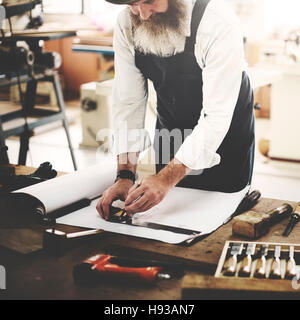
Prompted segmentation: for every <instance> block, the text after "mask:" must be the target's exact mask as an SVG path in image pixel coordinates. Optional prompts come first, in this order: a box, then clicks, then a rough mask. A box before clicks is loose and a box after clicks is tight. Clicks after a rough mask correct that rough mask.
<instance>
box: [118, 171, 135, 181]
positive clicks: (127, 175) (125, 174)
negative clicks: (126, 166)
mask: <svg viewBox="0 0 300 320" xmlns="http://www.w3.org/2000/svg"><path fill="white" fill-rule="evenodd" d="M120 179H129V180H131V181H132V182H133V183H135V174H134V173H133V172H132V171H130V170H121V171H119V172H118V174H117V178H116V180H115V182H117V181H118V180H120Z"/></svg>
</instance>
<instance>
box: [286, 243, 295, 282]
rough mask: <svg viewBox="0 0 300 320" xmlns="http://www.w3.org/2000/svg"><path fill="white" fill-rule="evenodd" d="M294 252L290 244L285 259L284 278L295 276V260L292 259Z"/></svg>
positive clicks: (290, 278)
mask: <svg viewBox="0 0 300 320" xmlns="http://www.w3.org/2000/svg"><path fill="white" fill-rule="evenodd" d="M294 252H295V248H294V246H290V251H289V259H288V261H287V267H286V273H285V278H286V279H289V280H292V279H294V278H295V277H296V276H297V268H296V262H295V259H294Z"/></svg>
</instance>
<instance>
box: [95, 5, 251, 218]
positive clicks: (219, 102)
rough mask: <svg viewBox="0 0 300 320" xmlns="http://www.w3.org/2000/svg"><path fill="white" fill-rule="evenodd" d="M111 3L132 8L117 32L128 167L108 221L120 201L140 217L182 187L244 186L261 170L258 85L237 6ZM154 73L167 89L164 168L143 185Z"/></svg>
mask: <svg viewBox="0 0 300 320" xmlns="http://www.w3.org/2000/svg"><path fill="white" fill-rule="evenodd" d="M107 1H109V2H112V3H114V4H127V6H126V8H125V9H124V11H122V12H121V14H120V16H119V18H118V23H117V26H116V29H115V33H114V48H115V69H116V77H115V83H114V93H113V98H114V128H115V133H116V134H115V143H116V149H117V150H116V151H117V154H118V174H117V179H116V182H115V184H114V185H113V186H111V187H110V188H109V189H108V190H106V191H105V192H104V193H103V196H102V197H101V199H100V200H99V203H98V205H97V210H98V212H99V214H100V215H101V216H102V217H103V218H105V219H108V218H109V214H110V212H109V208H110V205H111V203H112V202H113V201H114V200H116V199H121V200H125V210H126V212H127V214H128V215H130V216H132V215H133V214H135V213H137V212H144V211H147V210H149V209H150V208H152V207H154V206H155V205H157V204H158V203H159V202H161V201H162V199H164V197H165V196H166V194H167V193H168V191H169V190H170V189H171V188H173V187H174V186H180V187H188V188H198V189H203V190H211V191H221V192H226V193H232V192H237V191H240V190H242V189H244V188H245V187H246V186H247V185H248V184H249V183H250V181H251V178H252V169H253V157H254V112H253V110H254V108H253V92H252V89H251V85H250V82H249V79H248V76H247V74H246V67H247V64H246V62H245V58H244V45H243V36H242V34H241V31H240V27H239V23H238V20H237V18H236V16H235V15H234V13H233V12H232V10H231V9H230V8H229V7H228V6H227V5H226V3H224V1H223V0H138V1H137V0H107ZM148 79H149V80H151V81H152V82H153V84H154V88H155V90H156V93H157V123H156V136H155V139H154V149H155V152H156V171H157V173H156V174H155V175H153V176H150V177H149V178H147V179H145V180H144V181H143V182H142V183H141V184H140V185H139V186H137V185H136V184H134V182H135V174H136V164H137V159H138V156H139V154H140V152H142V151H143V150H145V149H146V148H147V147H148V146H149V144H148V143H147V141H148V140H147V138H146V134H145V132H144V131H143V130H142V129H143V128H144V120H145V109H146V103H147V96H148V87H147V80H148ZM124 123H126V128H125V129H126V130H127V131H126V132H125V131H124V130H125V129H124V125H123V124H124ZM135 129H140V130H139V131H137V130H135ZM122 130H123V131H122ZM132 130H135V131H134V135H131V139H128V141H127V140H126V143H119V142H120V140H122V139H121V138H120V137H124V136H126V134H128V137H129V136H130V132H132ZM137 132H139V134H137ZM118 137H119V138H118ZM132 137H135V140H134V139H132ZM129 140H130V141H129ZM178 141H180V142H179V143H178ZM170 150H171V151H170ZM166 155H167V156H166ZM166 158H167V161H166ZM183 201H184V199H183Z"/></svg>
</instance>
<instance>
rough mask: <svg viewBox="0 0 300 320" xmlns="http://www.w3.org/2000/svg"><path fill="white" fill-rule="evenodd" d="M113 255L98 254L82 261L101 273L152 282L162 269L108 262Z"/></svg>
mask: <svg viewBox="0 0 300 320" xmlns="http://www.w3.org/2000/svg"><path fill="white" fill-rule="evenodd" d="M112 258H114V257H113V256H110V255H106V254H99V255H96V256H94V257H91V258H89V259H87V260H85V261H84V263H88V264H91V265H93V266H94V267H93V269H94V270H97V272H99V273H103V274H105V273H106V274H111V275H113V274H115V275H124V276H128V277H130V278H132V279H136V280H143V281H146V282H152V281H154V280H155V279H156V277H157V274H158V273H159V272H161V271H162V267H143V268H134V267H121V266H119V265H117V264H112V263H110V261H111V259H112Z"/></svg>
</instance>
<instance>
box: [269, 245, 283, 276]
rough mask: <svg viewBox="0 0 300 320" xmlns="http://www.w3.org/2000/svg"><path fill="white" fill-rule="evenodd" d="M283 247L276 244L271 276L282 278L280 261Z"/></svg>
mask: <svg viewBox="0 0 300 320" xmlns="http://www.w3.org/2000/svg"><path fill="white" fill-rule="evenodd" d="M280 252H281V247H280V246H276V247H275V252H274V260H273V262H272V267H271V273H270V278H271V279H281V261H280Z"/></svg>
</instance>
